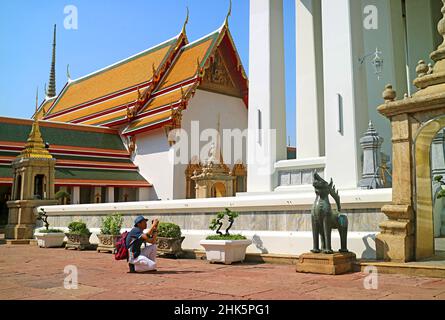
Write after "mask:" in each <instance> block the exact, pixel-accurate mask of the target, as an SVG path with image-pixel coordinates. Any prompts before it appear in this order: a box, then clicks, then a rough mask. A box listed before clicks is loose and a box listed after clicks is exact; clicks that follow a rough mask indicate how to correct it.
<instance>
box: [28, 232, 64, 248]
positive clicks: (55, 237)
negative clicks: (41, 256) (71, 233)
mask: <svg viewBox="0 0 445 320" xmlns="http://www.w3.org/2000/svg"><path fill="white" fill-rule="evenodd" d="M35 237H36V239H37V245H38V246H39V247H40V248H60V247H62V245H63V241H64V240H65V234H64V233H36V234H35Z"/></svg>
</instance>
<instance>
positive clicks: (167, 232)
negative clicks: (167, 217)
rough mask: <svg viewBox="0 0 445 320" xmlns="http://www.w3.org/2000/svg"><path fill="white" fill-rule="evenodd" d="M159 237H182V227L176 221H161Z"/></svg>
mask: <svg viewBox="0 0 445 320" xmlns="http://www.w3.org/2000/svg"><path fill="white" fill-rule="evenodd" d="M158 237H161V238H180V237H181V228H180V227H179V226H178V225H177V224H174V223H170V222H161V223H159V225H158Z"/></svg>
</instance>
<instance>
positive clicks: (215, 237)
mask: <svg viewBox="0 0 445 320" xmlns="http://www.w3.org/2000/svg"><path fill="white" fill-rule="evenodd" d="M206 239H207V240H246V239H247V238H246V237H245V236H243V235H240V234H229V235H222V236H221V235H213V236H208V237H207V238H206Z"/></svg>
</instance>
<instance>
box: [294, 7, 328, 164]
mask: <svg viewBox="0 0 445 320" xmlns="http://www.w3.org/2000/svg"><path fill="white" fill-rule="evenodd" d="M295 9H296V44H297V48H296V49H297V63H296V67H297V71H296V83H297V91H296V98H297V103H296V106H297V122H296V123H297V159H305V158H316V157H320V156H324V153H325V146H324V92H323V42H322V30H321V26H322V23H321V0H295Z"/></svg>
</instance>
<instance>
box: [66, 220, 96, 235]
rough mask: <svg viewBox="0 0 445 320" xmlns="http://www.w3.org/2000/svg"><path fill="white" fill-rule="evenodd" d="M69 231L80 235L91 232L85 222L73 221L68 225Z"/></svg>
mask: <svg viewBox="0 0 445 320" xmlns="http://www.w3.org/2000/svg"><path fill="white" fill-rule="evenodd" d="M68 229H69V233H73V234H80V235H90V234H91V232H90V230H89V229H88V228H87V225H86V223H85V222H82V221H73V222H71V223H70V224H69V225H68Z"/></svg>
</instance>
